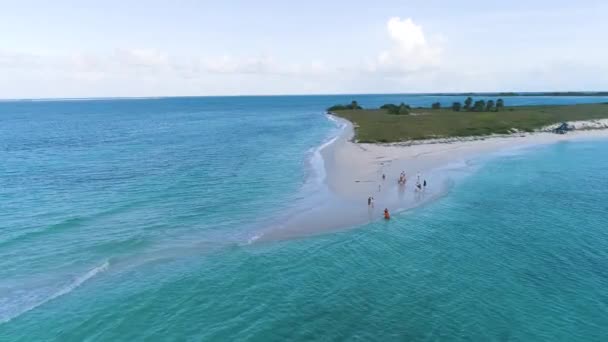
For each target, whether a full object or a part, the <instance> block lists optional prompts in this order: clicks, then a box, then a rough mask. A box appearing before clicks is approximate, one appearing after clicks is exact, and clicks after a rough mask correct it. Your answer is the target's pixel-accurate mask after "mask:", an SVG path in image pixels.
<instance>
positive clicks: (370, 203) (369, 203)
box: [367, 171, 427, 220]
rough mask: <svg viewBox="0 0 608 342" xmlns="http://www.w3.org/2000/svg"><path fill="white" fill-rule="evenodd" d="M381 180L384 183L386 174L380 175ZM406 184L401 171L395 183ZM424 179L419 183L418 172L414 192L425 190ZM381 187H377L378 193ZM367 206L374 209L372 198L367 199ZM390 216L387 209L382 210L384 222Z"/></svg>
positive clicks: (404, 176)
mask: <svg viewBox="0 0 608 342" xmlns="http://www.w3.org/2000/svg"><path fill="white" fill-rule="evenodd" d="M382 180H383V181H385V180H386V174H384V173H383V174H382ZM406 182H407V177H406V175H405V171H401V174H400V175H399V179H398V180H397V183H398V184H399V185H405V183H406ZM426 185H427V183H426V179H423V180H422V182H420V172H418V174H417V175H416V188H415V191H416V192H422V191H424V190H426ZM381 188H382V187H381V185H378V191H380V190H381ZM367 206H368V207H370V208H373V207H374V197H373V196H369V197H368V198H367ZM390 218H391V215H390V213H389V211H388V208H384V219H386V220H390Z"/></svg>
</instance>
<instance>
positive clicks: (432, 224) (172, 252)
mask: <svg viewBox="0 0 608 342" xmlns="http://www.w3.org/2000/svg"><path fill="white" fill-rule="evenodd" d="M351 97H352V96H345V97H324V96H318V97H261V98H255V97H253V98H181V99H156V100H108V101H67V102H62V101H58V102H3V103H0V121H1V123H2V125H0V157H1V160H2V161H3V162H2V163H1V164H0V182H1V187H0V200H1V203H2V206H1V207H0V340H2V341H4V340H7V341H18V340H24V341H26V340H27V341H30V340H61V341H70V340H74V341H80V340H84V339H89V340H112V341H120V340H132V339H136V340H137V339H145V338H148V339H194V340H234V339H251V340H260V341H268V340H285V339H293V340H303V339H325V340H343V339H361V340H393V339H395V340H404V339H406V340H437V339H450V340H458V339H461V340H467V339H469V340H470V339H475V340H522V341H524V340H550V341H555V340H568V341H572V340H584V341H589V340H602V339H603V338H602V337H605V336H607V335H608V328H606V327H608V320H607V317H608V315H606V312H608V311H607V309H608V291H607V290H606V289H608V286H607V285H608V273H607V272H606V268H605V267H604V266H605V265H606V264H607V262H608V253H607V252H606V251H608V228H607V227H608V214H607V213H608V206H607V205H606V203H608V178H606V177H605V175H606V174H608V153H606V152H605V151H606V149H607V148H608V142H606V141H591V142H576V143H560V144H555V145H550V146H544V147H538V148H532V149H528V150H525V151H517V152H513V153H508V154H502V155H497V156H493V157H490V158H484V159H479V160H477V161H474V165H473V166H474V169H475V170H476V172H475V173H474V174H473V175H471V176H467V177H464V178H459V180H458V181H457V182H456V184H455V185H454V186H453V187H452V188H451V191H450V193H449V194H448V195H447V196H445V197H443V198H441V199H440V200H438V201H435V202H433V203H431V204H429V205H426V206H424V207H422V208H419V209H416V210H414V211H409V212H404V213H401V214H397V215H395V216H394V219H393V220H391V222H388V223H387V222H378V221H376V222H372V223H371V224H367V225H364V226H361V227H359V228H358V229H354V230H348V231H343V232H338V233H332V234H326V235H321V236H313V237H306V238H301V237H300V238H298V239H291V240H289V239H288V240H284V241H280V242H267V243H259V244H251V245H248V244H247V242H248V241H250V240H251V238H252V236H255V234H256V232H258V231H259V230H260V229H264V228H266V227H267V225H268V224H272V223H273V219H274V218H276V217H280V215H283V214H285V213H286V212H289V211H291V210H298V211H301V210H306V209H305V208H306V205H307V198H309V196H310V195H311V194H313V193H317V192H318V191H320V189H321V188H320V187H321V186H322V182H319V181H318V177H320V176H322V175H321V174H320V171H315V165H316V167H317V170H319V168H318V166H319V165H318V163H317V164H315V162H314V158H312V157H313V156H314V151H315V150H316V149H317V148H318V146H319V145H320V144H321V143H322V142H323V141H325V140H326V139H328V138H329V137H331V135H332V132H333V130H334V129H335V125H334V124H333V123H331V122H330V121H328V120H327V119H326V117H325V116H324V115H323V110H322V109H323V108H325V107H327V106H329V105H331V104H334V103H340V102H348V101H349V100H350V98H351ZM360 98H363V99H365V101H363V100H360V102H361V103H363V104H364V105H365V104H366V103H370V104H369V105H377V104H381V103H384V102H397V101H400V98H399V97H395V96H393V97H391V96H389V97H387V96H357V99H360ZM523 100H525V101H535V100H537V101H541V100H538V99H535V98H524V99H523ZM523 100H522V101H523ZM555 100H556V101H564V99H563V98H555ZM572 100H573V101H576V99H572ZM583 100H588V99H586V98H585V99H583ZM404 101H406V102H409V103H412V104H414V105H417V103H414V101H420V102H421V103H420V104H425V103H426V102H425V101H427V99H426V98H424V97H421V98H416V99H415V100H413V99H407V98H406V99H404ZM432 101H435V100H432ZM509 101H511V100H510V99H509ZM542 101H548V100H547V99H542ZM603 101H605V100H603ZM423 102H424V103H423ZM549 102H550V101H549ZM311 158H312V159H311ZM311 160H313V161H312V162H311Z"/></svg>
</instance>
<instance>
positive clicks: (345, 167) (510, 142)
mask: <svg viewBox="0 0 608 342" xmlns="http://www.w3.org/2000/svg"><path fill="white" fill-rule="evenodd" d="M328 116H330V119H331V120H332V121H335V122H336V124H337V126H338V127H339V129H340V131H339V133H338V135H337V136H335V137H332V139H331V142H330V143H327V142H326V143H324V144H323V146H322V147H321V148H320V151H319V152H320V154H321V156H322V158H323V168H324V170H323V171H324V180H323V182H324V185H325V187H326V188H327V191H326V193H325V194H324V195H323V196H320V197H319V198H320V199H319V201H318V203H317V204H316V205H313V206H312V207H308V208H307V209H306V210H303V211H301V212H298V213H296V214H294V215H292V216H290V217H288V218H286V220H285V221H284V222H283V223H282V224H281V226H280V227H274V228H273V229H270V230H268V231H266V232H264V234H263V236H261V239H260V240H261V241H269V240H283V239H292V238H297V237H304V236H310V235H317V234H323V233H328V232H334V231H340V230H344V229H349V228H355V227H358V226H360V225H362V224H366V223H370V222H373V221H377V220H381V219H382V211H383V210H384V208H388V209H389V211H390V212H391V213H394V214H396V213H400V212H403V211H407V210H411V209H414V208H417V207H420V206H423V205H425V204H428V203H430V202H432V201H435V200H437V199H439V198H441V197H443V196H445V195H446V194H447V193H448V192H449V190H450V188H451V187H452V186H453V184H454V182H455V181H454V177H455V176H454V175H455V174H458V175H463V174H464V175H469V174H472V173H474V171H475V163H473V161H475V160H479V159H480V158H484V157H491V156H492V155H493V154H497V153H503V152H505V151H518V150H522V149H527V148H534V147H538V146H542V145H548V144H554V143H558V142H568V141H580V140H587V139H608V129H587V130H576V131H572V132H569V133H567V134H563V135H561V134H554V133H549V132H534V133H514V134H510V135H495V136H485V137H463V138H446V139H442V140H440V139H433V140H428V141H424V140H423V141H417V142H416V143H415V144H412V143H409V142H404V143H386V144H373V143H357V142H355V141H354V137H355V132H354V127H353V124H352V123H351V122H350V121H348V120H346V119H343V118H340V117H337V116H331V115H329V114H328ZM403 171H404V172H405V173H406V177H407V183H406V184H405V185H400V184H399V183H398V182H397V180H398V179H399V175H400V173H401V172H403ZM383 174H384V175H385V176H386V179H385V180H383V178H382V175H383ZM418 175H420V183H423V182H424V181H425V180H426V181H427V183H428V184H429V185H428V186H427V187H426V188H425V189H423V190H422V191H417V190H416V183H417V181H418V180H417V177H418ZM369 197H374V206H373V208H372V207H370V206H368V205H367V199H368V198H369Z"/></svg>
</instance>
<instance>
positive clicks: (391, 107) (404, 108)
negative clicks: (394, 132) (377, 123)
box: [380, 102, 412, 115]
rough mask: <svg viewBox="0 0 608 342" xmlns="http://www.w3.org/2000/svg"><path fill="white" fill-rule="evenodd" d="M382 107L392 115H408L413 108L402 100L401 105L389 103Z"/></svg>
mask: <svg viewBox="0 0 608 342" xmlns="http://www.w3.org/2000/svg"><path fill="white" fill-rule="evenodd" d="M380 109H384V110H386V112H387V113H388V114H392V115H408V114H409V113H410V110H411V109H412V108H411V107H410V106H408V105H406V104H405V103H403V102H401V104H400V105H395V104H392V103H387V104H385V105H382V107H380Z"/></svg>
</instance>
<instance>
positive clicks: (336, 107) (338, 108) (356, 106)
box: [327, 101, 363, 112]
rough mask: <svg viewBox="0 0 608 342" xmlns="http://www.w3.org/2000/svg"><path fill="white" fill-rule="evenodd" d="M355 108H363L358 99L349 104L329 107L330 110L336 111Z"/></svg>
mask: <svg viewBox="0 0 608 342" xmlns="http://www.w3.org/2000/svg"><path fill="white" fill-rule="evenodd" d="M353 109H363V107H361V106H359V104H358V103H357V101H353V102H351V103H350V104H347V105H339V104H338V105H334V106H331V107H329V108H327V111H328V112H334V111H337V110H353Z"/></svg>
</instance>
